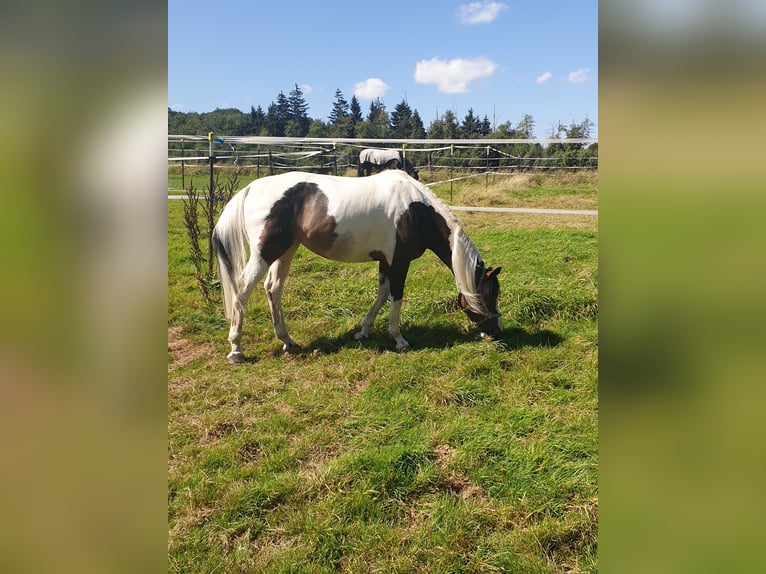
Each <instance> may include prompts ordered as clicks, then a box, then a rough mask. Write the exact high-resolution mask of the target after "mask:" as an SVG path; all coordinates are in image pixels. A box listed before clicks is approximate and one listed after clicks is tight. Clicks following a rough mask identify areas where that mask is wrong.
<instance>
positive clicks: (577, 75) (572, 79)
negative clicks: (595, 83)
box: [567, 68, 590, 84]
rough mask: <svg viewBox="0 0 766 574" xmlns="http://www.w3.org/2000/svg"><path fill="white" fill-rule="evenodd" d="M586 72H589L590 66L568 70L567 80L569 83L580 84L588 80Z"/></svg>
mask: <svg viewBox="0 0 766 574" xmlns="http://www.w3.org/2000/svg"><path fill="white" fill-rule="evenodd" d="M588 72H590V68H580V69H579V70H575V71H574V72H569V75H568V76H567V82H569V83H570V84H582V83H584V82H586V81H587V80H588Z"/></svg>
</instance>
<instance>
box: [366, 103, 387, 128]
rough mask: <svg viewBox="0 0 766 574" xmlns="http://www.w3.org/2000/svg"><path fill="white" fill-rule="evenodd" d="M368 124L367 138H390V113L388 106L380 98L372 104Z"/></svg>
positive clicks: (368, 114) (367, 119)
mask: <svg viewBox="0 0 766 574" xmlns="http://www.w3.org/2000/svg"><path fill="white" fill-rule="evenodd" d="M366 122H367V123H368V125H369V127H368V130H367V134H368V135H367V137H373V138H385V137H388V133H389V119H388V112H386V105H385V104H384V103H383V101H382V100H381V99H380V98H375V99H374V100H373V101H372V102H370V111H369V112H368V113H367V118H366Z"/></svg>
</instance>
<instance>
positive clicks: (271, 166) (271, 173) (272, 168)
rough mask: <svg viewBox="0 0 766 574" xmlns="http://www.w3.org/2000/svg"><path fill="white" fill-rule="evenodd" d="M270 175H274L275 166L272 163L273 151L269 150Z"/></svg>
mask: <svg viewBox="0 0 766 574" xmlns="http://www.w3.org/2000/svg"><path fill="white" fill-rule="evenodd" d="M269 175H274V166H273V165H272V163H271V150H269Z"/></svg>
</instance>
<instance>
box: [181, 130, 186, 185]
mask: <svg viewBox="0 0 766 574" xmlns="http://www.w3.org/2000/svg"><path fill="white" fill-rule="evenodd" d="M181 157H182V158H183V157H184V140H183V138H181ZM184 163H185V162H184V160H183V159H182V160H181V189H182V190H183V189H186V183H185V182H184Z"/></svg>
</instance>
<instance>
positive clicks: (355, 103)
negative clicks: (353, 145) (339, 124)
mask: <svg viewBox="0 0 766 574" xmlns="http://www.w3.org/2000/svg"><path fill="white" fill-rule="evenodd" d="M350 108H351V135H352V136H354V135H357V134H356V127H357V125H359V124H360V123H361V122H362V106H361V105H359V100H357V99H356V96H351V104H350Z"/></svg>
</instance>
